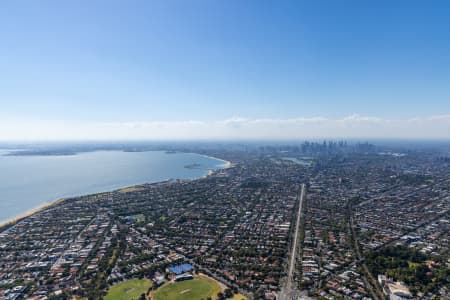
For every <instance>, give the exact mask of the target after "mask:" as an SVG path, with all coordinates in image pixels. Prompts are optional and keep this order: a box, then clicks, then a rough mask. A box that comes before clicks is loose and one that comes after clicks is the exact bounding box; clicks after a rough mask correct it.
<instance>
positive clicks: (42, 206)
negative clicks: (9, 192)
mask: <svg viewBox="0 0 450 300" xmlns="http://www.w3.org/2000/svg"><path fill="white" fill-rule="evenodd" d="M184 153H188V152H184ZM190 153H194V154H197V155H200V156H203V157H207V158H211V159H215V160H219V161H223V162H224V163H223V164H221V165H219V167H218V168H217V169H215V170H213V169H206V170H205V171H206V174H205V175H203V176H200V177H197V178H195V179H190V180H198V179H203V178H206V177H208V176H211V175H213V174H214V172H215V171H217V170H223V169H228V168H230V167H231V166H232V163H231V162H230V161H227V160H224V159H220V158H217V157H213V156H208V155H205V154H199V153H195V152H190ZM171 180H172V179H165V180H161V181H155V182H147V183H142V184H135V185H129V186H123V187H119V188H117V189H113V190H108V191H101V192H98V193H92V194H80V195H75V196H70V197H62V198H58V199H56V200H51V201H48V202H45V203H42V204H40V205H38V206H36V207H34V208H32V209H30V210H28V211H26V212H24V213H22V214H19V215H17V216H14V217H12V218H10V219H7V220H5V221H0V234H1V233H2V232H3V231H4V230H7V229H5V227H8V226H13V225H15V224H17V223H19V222H20V221H22V220H24V219H26V218H28V217H31V216H33V215H35V214H37V213H39V212H41V211H43V210H45V209H47V208H50V207H52V206H54V205H58V204H60V203H62V202H64V201H65V200H66V199H70V198H77V197H83V196H89V195H99V194H103V193H112V192H121V191H123V190H126V189H134V188H139V187H143V186H145V185H152V184H160V183H163V182H169V181H171Z"/></svg>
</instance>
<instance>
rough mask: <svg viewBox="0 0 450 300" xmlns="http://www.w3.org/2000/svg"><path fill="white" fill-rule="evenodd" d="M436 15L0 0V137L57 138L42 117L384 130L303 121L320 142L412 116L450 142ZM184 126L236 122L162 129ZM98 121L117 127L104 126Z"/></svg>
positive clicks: (258, 5) (149, 133) (441, 17)
mask: <svg viewBox="0 0 450 300" xmlns="http://www.w3.org/2000/svg"><path fill="white" fill-rule="evenodd" d="M449 11H450V4H448V2H447V1H344V0H343V1H331V0H330V1H320V0H318V1H264V0H261V1H229V0H227V1H212V0H209V1H206V0H204V1H170V0H169V1H168V0H165V1H91V0H90V1H45V0H43V1H31V0H30V1H1V2H0V43H1V47H0V70H1V72H0V105H1V106H0V126H3V127H2V128H3V130H0V139H8V138H12V137H14V136H16V137H20V138H24V139H27V138H30V139H40V138H43V137H49V138H52V137H53V138H55V139H57V138H64V133H62V132H58V133H56V132H55V131H54V130H53V131H52V130H50V129H49V128H52V127H55V126H57V127H60V128H64V129H65V130H66V132H71V134H69V133H66V136H67V139H70V138H72V137H74V138H75V137H76V138H80V139H82V138H93V139H94V138H98V137H100V136H108V137H111V138H124V137H126V136H132V137H133V136H134V135H133V132H131V131H132V130H131V129H129V128H136V127H139V128H142V127H144V128H147V129H146V130H145V131H146V133H144V132H142V133H140V134H139V135H136V136H134V137H135V138H162V137H163V136H164V134H165V135H167V136H168V137H172V138H188V137H189V136H191V135H192V136H193V137H196V138H201V137H204V138H210V137H217V138H220V137H226V138H232V137H234V136H238V137H239V136H240V137H243V138H244V137H247V136H252V135H253V134H254V133H255V134H256V132H253V131H251V130H250V129H248V128H247V129H248V132H247V133H246V134H245V135H243V134H242V133H239V132H237V131H238V130H236V128H241V129H242V128H243V127H245V126H246V125H245V124H248V122H261V120H265V121H266V123H267V122H268V120H270V122H272V123H276V124H277V126H279V123H280V122H285V123H284V124H285V125H286V122H287V121H289V120H291V121H292V120H297V121H298V120H299V119H300V120H304V119H305V120H306V119H307V120H317V118H322V119H326V120H327V121H329V122H338V121H342V120H347V122H350V121H349V120H355V119H356V120H357V122H365V121H368V120H369V121H371V122H373V121H374V120H375V119H376V120H381V121H387V122H390V124H391V125H390V126H391V127H392V128H391V127H389V126H387V127H386V129H383V130H385V131H383V130H381V131H380V130H378V131H371V130H366V131H364V130H362V131H361V130H360V131H355V130H354V128H353V127H355V126H356V127H358V128H359V127H360V126H359V125H358V124H359V123H358V124H357V125H355V126H353V127H352V128H353V129H352V128H349V129H347V131H346V130H343V131H342V132H334V131H333V130H332V127H333V126H332V124H331V125H330V127H329V128H324V129H323V131H320V130H316V131H317V132H315V135H319V136H324V137H325V136H330V137H332V136H336V137H337V136H339V137H340V136H356V135H361V136H365V135H367V136H374V137H375V136H376V137H382V136H384V135H386V134H393V133H392V132H388V131H391V129H392V130H394V129H395V128H397V129H395V130H397V131H395V130H394V131H395V132H394V133H395V134H394V136H399V137H401V136H404V135H405V134H406V133H407V131H408V130H406V129H408V128H409V129H411V128H413V127H408V126H410V123H407V122H411V120H413V121H414V122H417V120H419V121H420V122H421V124H422V123H423V122H428V123H427V125H426V126H425V125H423V124H422V125H417V126H418V129H420V130H422V131H423V132H422V133H421V134H422V135H423V136H420V137H427V136H428V135H430V136H431V137H448V138H450V117H449V115H450V39H449V38H448V36H449V35H450V17H449V16H450V15H449ZM436 119H437V120H439V122H437V123H436V122H435V121H433V120H436ZM188 121H195V122H203V123H204V124H208V126H207V127H212V126H211V124H216V123H220V122H222V123H223V124H230V122H231V123H233V124H234V125H236V121H239V122H240V123H239V126H233V128H234V130H235V131H233V132H234V133H233V132H230V133H226V134H225V133H224V129H221V128H217V129H215V132H212V131H211V132H208V131H205V130H206V129H204V131H205V132H204V133H202V134H199V133H198V132H199V129H198V128H197V129H193V130H194V131H195V134H194V132H186V133H183V136H177V135H176V134H174V132H176V131H177V130H175V129H173V131H174V132H172V131H170V130H166V129H161V128H163V127H164V126H170V127H173V126H175V125H176V124H181V125H179V126H185V124H184V123H183V122H188ZM243 121H245V122H244V123H245V124H244V125H243V124H242V122H243ZM155 122H156V123H157V124H158V126H160V127H157V128H160V129H161V131H162V132H163V135H162V136H161V135H160V134H159V135H155V134H154V133H153V131H154V130H157V129H154V128H153V127H151V126H154V124H156V123H155ZM270 122H269V123H270ZM277 122H278V123H277ZM395 122H396V123H395ZM399 122H400V123H401V122H403V123H401V124H397V123H399ZM169 123H170V124H169ZM222 123H220V124H222ZM272 123H271V124H272ZM288 123H289V122H288ZM291 123H292V122H291ZM294 123H295V122H294ZM300 123H302V122H300ZM303 123H304V122H303ZM303 123H302V124H303ZM394 123H395V124H397V125H395V126H397V127H395V126H394V125H392V124H394ZM431 123H432V124H431ZM24 124H25V125H24ZM26 124H27V125H26ZM96 124H97V125H98V124H102V125H101V126H103V127H102V128H103V129H102V128H98V130H97V133H96V135H89V134H88V133H85V135H83V129H82V128H85V127H86V126H87V125H89V126H97V125H96ZM105 124H107V126H106V125H105ZM111 124H114V125H113V126H124V128H125V127H126V128H128V129H127V130H129V131H130V132H127V131H124V133H123V135H124V136H119V135H117V136H116V135H114V134H113V133H109V132H108V133H107V134H106V133H105V132H104V131H105V130H106V129H104V127H105V126H106V127H108V126H110V125H111ZM118 124H119V125H118ZM120 124H122V125H120ZM130 124H134V125H131V126H130ZM136 124H140V125H136ZM149 124H152V125H151V126H150V127H148V126H149ZM161 124H165V125H164V126H163V125H161ZM295 124H296V125H295V126H300V125H299V124H298V122H296V123H295ZM27 126H28V127H27ZM161 126H162V127H161ZM267 126H269V125H267ZM286 126H287V125H286ZM374 126H375V125H374ZM415 126H416V125H415ZM442 126H444V129H445V130H442ZM438 127H439V128H440V130H441V133H439V134H437V135H436V132H434V133H433V132H432V131H435V129H437V128H438ZM2 128H0V129H2ZM13 128H18V129H17V131H16V132H12V133H9V134H8V135H7V134H5V133H4V132H5V130H7V129H10V130H13ZM36 128H40V131H41V133H40V134H39V133H37V132H32V131H33V130H36ZM277 128H278V127H277ZM400 128H403V129H402V130H403V131H402V130H400ZM405 128H406V129H405ZM295 129H301V130H300V133H305V131H306V128H303V127H302V128H297V127H292V128H289V130H292V132H293V134H294V133H295V132H296V131H295ZM313 129H317V128H316V127H315V128H313ZM45 130H48V132H46V131H45ZM253 130H256V129H253ZM1 131H3V134H2V133H1ZM13 131H14V130H13ZM116 131H117V130H116ZM200 131H201V130H200ZM242 131H245V130H242ZM308 131H311V129H309V128H308ZM273 132H274V133H275V132H276V128H274V131H273ZM446 132H449V133H448V134H447V135H446ZM433 134H434V135H433ZM197 135H198V136H197ZM294 135H295V134H294ZM304 135H306V134H304ZM287 137H291V136H286V138H287ZM292 137H301V134H300V135H298V136H297V135H295V136H292ZM418 137H419V136H418Z"/></svg>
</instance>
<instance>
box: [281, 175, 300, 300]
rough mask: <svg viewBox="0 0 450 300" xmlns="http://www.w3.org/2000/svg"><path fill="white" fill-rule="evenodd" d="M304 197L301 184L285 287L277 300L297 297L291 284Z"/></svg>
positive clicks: (296, 292) (288, 299)
mask: <svg viewBox="0 0 450 300" xmlns="http://www.w3.org/2000/svg"><path fill="white" fill-rule="evenodd" d="M304 196H305V184H302V189H301V191H300V201H299V205H298V212H297V220H296V222H295V232H294V240H293V243H292V250H291V257H290V258H289V269H288V274H287V278H286V283H285V286H284V287H282V288H281V291H280V295H279V297H278V299H280V300H290V299H292V297H293V296H294V295H297V294H298V292H299V291H297V290H296V289H294V290H292V282H293V275H294V268H295V261H296V258H297V251H298V244H299V243H298V239H299V232H300V223H301V216H302V206H303V198H304Z"/></svg>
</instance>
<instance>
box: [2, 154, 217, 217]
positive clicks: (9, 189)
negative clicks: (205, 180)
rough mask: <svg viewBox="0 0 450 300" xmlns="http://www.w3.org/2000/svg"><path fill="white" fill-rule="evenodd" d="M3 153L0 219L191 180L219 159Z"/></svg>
mask: <svg viewBox="0 0 450 300" xmlns="http://www.w3.org/2000/svg"><path fill="white" fill-rule="evenodd" d="M5 153H7V151H5V150H0V222H3V221H7V220H9V219H11V218H14V217H17V216H19V215H21V214H23V213H25V212H27V211H30V210H32V209H33V208H36V207H38V206H40V205H43V204H46V203H48V202H51V201H53V200H56V199H59V198H63V197H70V196H78V195H85V194H92V193H98V192H104V191H111V190H115V189H119V188H122V187H126V186H131V185H137V184H143V183H153V182H159V181H163V180H167V179H195V178H199V177H201V176H204V175H206V174H207V173H208V171H209V170H211V169H219V168H221V167H222V166H223V165H224V163H225V161H223V160H219V159H215V158H210V157H206V156H202V155H198V154H193V153H171V154H169V153H166V152H164V151H148V152H122V151H96V152H84V153H79V154H76V155H67V156H5V155H3V154H5ZM186 166H188V167H187V168H186Z"/></svg>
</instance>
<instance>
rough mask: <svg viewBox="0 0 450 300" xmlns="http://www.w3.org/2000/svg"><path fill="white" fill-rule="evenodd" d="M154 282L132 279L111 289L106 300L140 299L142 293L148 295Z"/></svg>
mask: <svg viewBox="0 0 450 300" xmlns="http://www.w3.org/2000/svg"><path fill="white" fill-rule="evenodd" d="M151 286H152V282H151V281H150V280H148V279H146V278H145V279H137V278H136V279H131V280H128V281H125V282H121V283H119V284H116V285H113V286H112V287H110V288H109V291H108V294H107V295H106V297H105V298H104V299H105V300H132V299H138V298H139V296H140V295H141V294H142V293H147V290H148V288H149V287H151Z"/></svg>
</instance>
